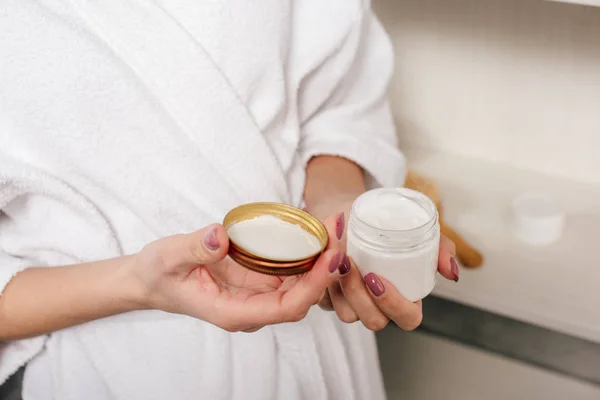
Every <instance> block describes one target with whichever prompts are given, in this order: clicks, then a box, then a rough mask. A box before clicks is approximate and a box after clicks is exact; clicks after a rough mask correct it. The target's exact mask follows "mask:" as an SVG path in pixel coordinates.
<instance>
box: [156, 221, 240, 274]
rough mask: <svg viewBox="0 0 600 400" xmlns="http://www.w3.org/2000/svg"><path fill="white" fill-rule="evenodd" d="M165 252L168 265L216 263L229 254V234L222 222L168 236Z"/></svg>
mask: <svg viewBox="0 0 600 400" xmlns="http://www.w3.org/2000/svg"><path fill="white" fill-rule="evenodd" d="M165 247H166V249H165V250H166V251H165V252H164V253H163V254H164V258H167V260H165V262H166V263H167V264H168V265H181V264H214V263H216V262H218V261H221V260H222V259H223V258H225V256H227V251H228V250H229V236H228V235H227V231H226V230H225V228H224V227H223V225H221V224H213V225H209V226H206V227H204V228H203V229H201V230H199V231H196V232H192V233H188V234H183V235H175V236H171V237H170V238H168V242H167V243H165Z"/></svg>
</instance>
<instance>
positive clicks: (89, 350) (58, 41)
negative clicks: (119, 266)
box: [0, 0, 405, 400]
mask: <svg viewBox="0 0 600 400" xmlns="http://www.w3.org/2000/svg"><path fill="white" fill-rule="evenodd" d="M392 70H393V55H392V50H391V45H390V41H389V39H388V37H387V36H386V34H385V33H384V31H383V29H382V27H381V25H380V23H379V22H378V20H377V19H376V18H375V16H374V15H373V13H372V11H371V9H370V4H369V3H368V2H367V1H360V0H328V1H323V0H260V1H256V0H230V1H224V0H223V1H219V0H211V1H208V0H206V1H198V0H103V1H98V0H72V1H70V0H5V1H3V2H2V5H1V8H0V209H1V210H2V213H1V214H0V293H1V292H2V291H3V290H4V288H5V287H6V285H7V284H8V283H9V282H10V280H11V279H12V277H14V275H16V274H18V273H19V271H22V270H23V269H24V268H27V267H29V266H48V267H53V266H60V265H65V264H72V263H81V262H87V261H93V260H99V259H106V258H112V257H116V256H120V255H123V254H132V253H135V252H138V251H139V250H140V249H141V248H142V247H143V246H144V245H145V244H147V243H148V242H150V241H153V240H156V239H158V238H161V237H164V236H167V235H172V234H176V233H185V232H192V231H194V230H197V229H200V228H202V227H204V226H206V225H207V224H210V223H213V222H218V221H221V220H222V218H223V216H224V215H225V213H226V212H227V211H228V210H230V209H231V208H233V207H235V206H238V205H240V204H243V203H245V202H252V201H279V202H286V203H289V204H292V205H296V206H299V205H301V203H302V192H303V186H304V179H305V166H306V163H307V161H308V160H309V159H310V158H311V157H313V156H315V155H321V154H328V155H339V156H343V157H346V158H348V159H351V160H353V161H355V162H356V163H358V164H359V165H361V166H362V167H363V168H364V169H365V171H367V173H368V176H369V178H370V179H371V180H372V181H373V184H378V185H382V186H399V185H402V183H403V179H404V174H405V165H404V159H403V157H402V155H401V154H400V153H399V151H398V150H397V148H396V139H395V131H394V126H393V122H392V116H391V113H390V110H389V105H388V101H387V98H386V91H387V86H388V82H389V79H390V76H391V74H392ZM31 295H32V296H35V293H32V294H31ZM25 364H27V369H26V372H25V378H24V392H23V396H24V399H25V400H50V399H54V400H104V399H118V400H138V399H139V400H153V399H156V400H167V399H177V400H188V399H189V400H198V399H206V400H219V399H223V400H230V399H234V400H237V399H239V400H254V399H255V400H269V399H285V400H295V399H311V400H318V399H333V400H337V399H344V400H349V399H357V400H362V399H364V400H378V399H383V398H384V396H385V395H384V391H383V387H382V382H381V376H380V372H379V366H378V357H377V353H376V346H375V340H374V336H373V335H372V334H371V333H370V332H368V331H367V330H366V329H364V328H363V327H362V326H361V324H360V323H357V324H352V325H346V324H343V323H341V322H340V321H338V320H337V318H336V316H335V313H327V312H323V311H321V310H320V309H318V308H316V307H315V308H314V309H313V310H311V312H310V313H309V315H308V316H307V318H306V319H304V320H302V321H301V322H298V323H293V324H282V325H277V326H270V327H266V328H264V329H262V330H260V331H258V332H256V333H253V334H246V333H228V332H225V331H223V330H221V329H219V328H217V327H215V326H213V325H211V324H209V323H206V322H203V321H199V320H196V319H193V318H190V317H186V316H181V315H172V314H167V313H164V312H160V311H143V312H131V313H127V314H123V315H118V316H114V317H110V318H105V319H102V320H98V321H94V322H90V323H86V324H83V325H80V326H76V327H73V328H70V329H65V330H62V331H59V332H55V333H53V334H50V335H47V336H43V337H37V338H32V339H27V340H19V341H13V342H7V343H1V344H0V383H1V382H3V381H5V380H6V379H7V378H8V377H9V376H10V375H11V374H13V373H14V372H15V371H16V370H17V369H18V368H19V367H21V366H23V365H25Z"/></svg>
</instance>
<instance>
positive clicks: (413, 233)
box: [347, 188, 440, 301]
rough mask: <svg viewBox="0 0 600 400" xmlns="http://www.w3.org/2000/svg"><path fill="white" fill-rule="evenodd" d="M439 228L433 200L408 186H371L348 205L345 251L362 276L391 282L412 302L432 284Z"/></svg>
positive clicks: (433, 283) (436, 260)
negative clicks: (374, 275)
mask: <svg viewBox="0 0 600 400" xmlns="http://www.w3.org/2000/svg"><path fill="white" fill-rule="evenodd" d="M439 242H440V227H439V223H438V213H437V209H436V207H435V205H434V204H433V202H432V201H431V200H430V199H429V198H428V197H427V196H425V195H423V194H422V193H419V192H416V191H414V190H411V189H406V188H391V189H389V188H384V189H375V190H371V191H368V192H366V193H364V194H362V195H361V196H360V197H358V198H357V199H356V201H355V202H354V205H353V206H352V212H351V213H350V218H349V222H348V250H347V251H348V256H349V257H351V258H352V259H353V260H354V262H355V263H356V265H357V267H358V269H359V270H360V272H361V274H362V275H363V276H364V275H366V274H368V273H370V272H373V273H375V274H376V275H378V276H381V277H383V278H385V279H387V280H388V281H390V282H391V283H392V284H393V285H394V286H396V288H397V289H398V290H399V291H400V293H402V294H403V295H404V297H406V298H407V299H408V300H410V301H417V300H421V299H422V298H424V297H425V296H427V295H428V294H429V293H431V291H432V290H433V288H434V286H435V280H436V274H437V264H438V253H439Z"/></svg>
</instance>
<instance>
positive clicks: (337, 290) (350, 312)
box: [329, 282, 358, 324]
mask: <svg viewBox="0 0 600 400" xmlns="http://www.w3.org/2000/svg"><path fill="white" fill-rule="evenodd" d="M329 292H330V295H331V303H332V304H333V309H334V310H335V313H336V315H337V317H338V318H339V319H340V321H342V322H345V323H347V324H351V323H353V322H356V321H358V315H356V312H355V311H354V309H353V308H352V306H351V305H350V303H348V300H347V299H346V297H345V296H344V293H343V292H342V288H341V286H340V284H339V282H336V283H334V284H333V285H331V287H330V288H329Z"/></svg>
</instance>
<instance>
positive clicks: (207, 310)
mask: <svg viewBox="0 0 600 400" xmlns="http://www.w3.org/2000/svg"><path fill="white" fill-rule="evenodd" d="M228 248H229V238H228V236H227V232H226V231H225V228H224V227H223V226H222V225H218V224H215V225H210V226H207V227H206V228H204V229H202V230H200V231H197V232H194V233H190V234H182V235H175V236H170V237H166V238H163V239H160V240H157V241H155V242H153V243H150V244H149V245H147V246H146V247H144V248H143V249H142V251H141V252H140V253H139V254H137V255H135V256H133V257H132V258H131V263H130V265H129V269H130V276H131V277H132V278H133V279H132V282H134V283H135V286H136V287H137V289H138V290H137V292H138V293H140V298H141V305H142V307H144V308H150V309H159V310H163V311H167V312H172V313H177V314H185V315H189V316H191V317H195V318H199V319H202V320H204V321H207V322H210V323H212V324H214V325H217V326H219V327H221V328H223V329H225V330H227V331H230V332H237V331H245V332H253V331H256V330H258V329H260V328H262V327H263V326H265V325H272V324H277V323H282V322H294V321H299V320H301V319H302V318H304V317H305V316H306V314H307V313H308V310H309V309H310V307H311V306H313V305H314V304H316V303H317V302H318V301H319V299H320V297H321V295H322V294H323V292H324V291H325V289H326V288H327V287H328V286H329V285H330V284H331V283H333V282H335V281H336V280H337V279H338V277H339V273H338V268H339V266H340V265H341V263H342V261H343V253H342V252H339V251H334V250H330V251H327V252H325V253H324V254H323V255H322V256H321V257H320V258H319V259H318V260H317V262H316V264H315V265H314V267H313V268H312V269H311V270H310V271H309V272H307V273H305V274H302V275H295V276H289V277H276V276H268V275H263V274H259V273H256V272H253V271H250V270H248V269H246V268H244V267H242V266H240V265H239V264H237V263H236V262H234V261H233V260H231V259H230V258H229V257H227V251H228Z"/></svg>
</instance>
